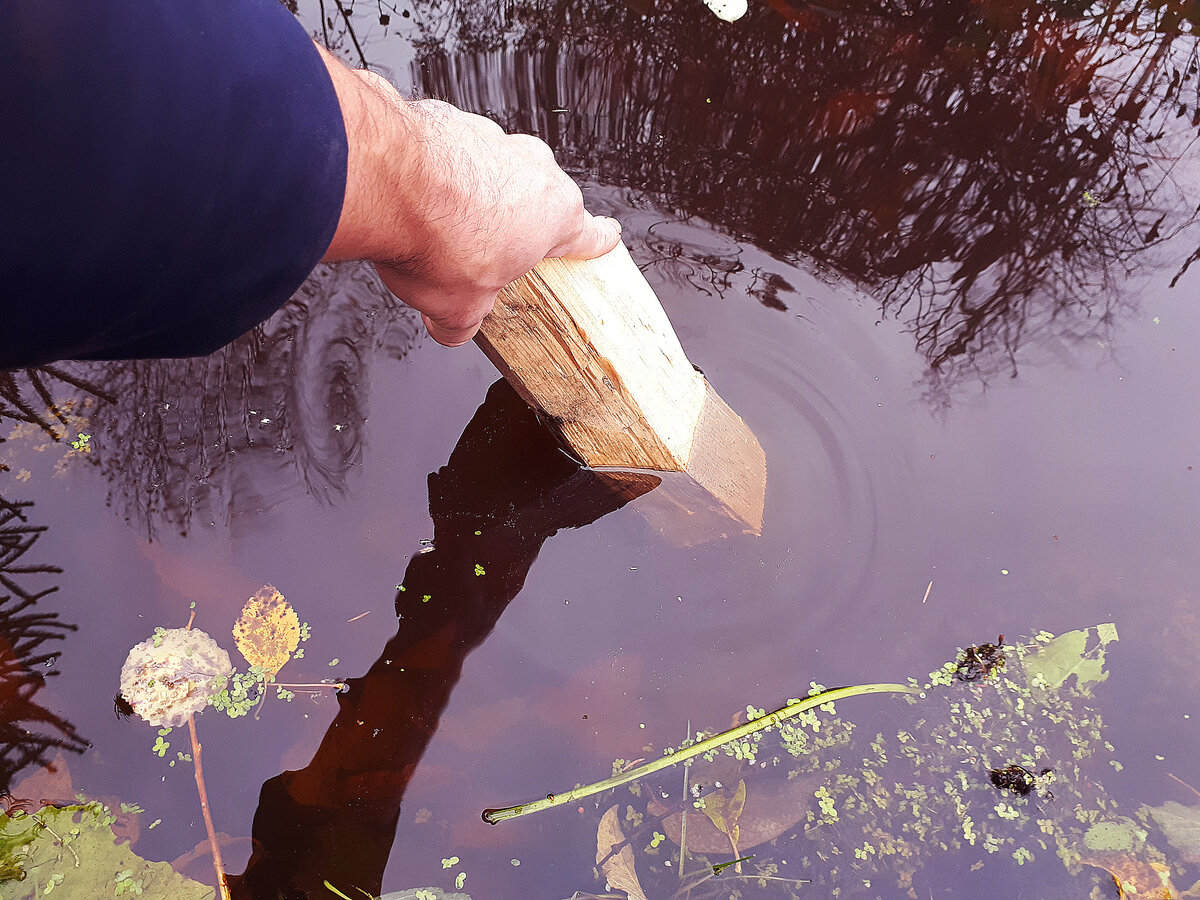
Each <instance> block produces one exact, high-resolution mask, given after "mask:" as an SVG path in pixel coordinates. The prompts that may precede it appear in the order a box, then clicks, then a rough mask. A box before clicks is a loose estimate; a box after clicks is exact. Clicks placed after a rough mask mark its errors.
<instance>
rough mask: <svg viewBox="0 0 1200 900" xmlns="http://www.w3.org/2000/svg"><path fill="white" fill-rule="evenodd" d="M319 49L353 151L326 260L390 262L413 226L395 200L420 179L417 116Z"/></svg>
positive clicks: (382, 86)
mask: <svg viewBox="0 0 1200 900" xmlns="http://www.w3.org/2000/svg"><path fill="white" fill-rule="evenodd" d="M318 49H320V52H321V56H322V58H323V59H324V61H325V65H326V68H327V69H328V71H329V75H330V78H331V79H332V81H333V85H334V89H335V90H336V92H337V96H338V103H339V104H340V105H341V109H342V120H343V122H344V126H345V129H346V143H347V145H348V148H349V152H348V155H347V161H346V188H345V193H344V196H343V200H342V210H341V215H340V216H339V218H338V226H337V231H336V232H335V233H334V236H333V240H332V241H331V242H330V244H329V247H328V248H327V249H326V251H325V255H324V257H323V261H325V262H335V261H337V260H347V259H371V260H387V259H391V258H393V257H394V255H395V253H394V248H395V247H396V246H397V245H398V244H399V245H401V246H402V245H403V236H402V234H401V232H402V231H403V229H404V228H405V227H406V226H407V225H409V224H410V222H411V218H410V216H408V215H405V214H404V212H405V211H403V210H401V209H399V208H397V203H396V200H397V197H402V196H404V195H405V193H406V191H405V190H404V189H405V187H407V186H410V185H413V184H415V183H417V180H418V178H419V173H418V172H417V169H418V168H419V167H420V164H419V161H418V159H417V154H418V151H419V150H420V148H421V146H422V142H421V141H420V140H419V138H418V135H417V134H416V132H417V129H418V126H419V122H418V121H417V119H418V116H417V115H416V114H415V113H414V111H413V110H410V108H409V104H408V103H407V102H406V101H405V100H404V99H403V98H402V97H401V96H400V94H399V93H398V92H397V91H396V89H395V88H393V87H392V86H391V85H390V84H388V83H387V81H386V80H385V79H383V78H382V77H380V76H378V75H375V74H374V73H372V72H369V71H367V70H365V69H350V68H348V67H346V66H344V65H342V64H341V63H340V62H338V60H337V59H336V58H334V57H333V55H332V54H330V53H329V52H327V51H326V50H324V49H323V48H318Z"/></svg>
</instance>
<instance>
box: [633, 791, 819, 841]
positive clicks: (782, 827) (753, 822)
mask: <svg viewBox="0 0 1200 900" xmlns="http://www.w3.org/2000/svg"><path fill="white" fill-rule="evenodd" d="M822 783H824V779H822V778H821V777H819V776H818V777H816V778H813V777H811V776H808V777H800V778H791V779H788V780H787V781H784V782H781V783H775V784H759V783H755V786H754V790H753V791H749V792H748V793H747V797H746V805H745V808H744V809H743V810H742V814H741V816H740V817H739V819H738V832H739V834H738V838H739V840H738V846H739V847H740V848H741V849H742V850H743V851H745V850H752V849H754V848H755V847H757V846H758V845H759V844H765V843H766V842H767V841H773V840H775V838H777V837H779V836H780V835H781V834H783V833H784V832H785V831H787V830H788V829H789V828H792V827H794V826H795V825H796V824H797V823H798V822H800V821H801V820H803V819H804V817H805V815H806V814H807V812H808V810H809V809H811V808H812V806H813V790H814V789H815V788H816V787H817V786H819V785H820V784H822ZM710 799H711V798H705V803H706V804H707V803H708V801H709V800H710ZM646 811H647V812H648V813H649V814H650V815H652V816H665V818H664V819H663V820H662V823H663V824H662V828H663V831H665V832H666V833H667V837H669V838H670V839H671V840H672V841H674V842H675V843H676V844H678V843H679V842H680V840H681V838H682V837H683V817H682V815H681V814H680V813H674V814H672V815H667V813H668V812H670V807H668V806H667V805H666V804H665V803H660V802H659V801H658V800H651V801H650V804H649V807H648V808H647V810H646ZM687 848H688V850H690V851H692V852H694V853H726V852H728V851H729V838H728V837H727V836H726V835H725V834H724V833H723V832H721V831H719V830H718V829H717V828H716V826H715V825H713V823H712V820H711V819H710V818H709V817H707V816H702V815H700V814H699V813H698V812H697V811H696V810H693V809H691V808H690V807H689V809H688V815H687Z"/></svg>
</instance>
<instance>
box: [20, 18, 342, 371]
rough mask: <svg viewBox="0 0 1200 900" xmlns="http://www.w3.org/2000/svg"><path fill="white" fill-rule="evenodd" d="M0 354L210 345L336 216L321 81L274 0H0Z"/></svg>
mask: <svg viewBox="0 0 1200 900" xmlns="http://www.w3.org/2000/svg"><path fill="white" fill-rule="evenodd" d="M0 10H2V11H3V21H4V22H5V28H4V31H5V34H4V37H3V40H2V41H0V84H2V85H3V89H2V90H0V130H2V132H3V137H2V138H0V172H3V173H4V175H5V181H4V185H3V187H0V210H2V212H0V368H13V367H18V366H31V365H37V364H40V363H44V362H49V361H51V360H55V359H118V358H130V357H152V356H194V355H199V354H204V353H209V352H211V351H213V350H215V349H217V348H218V347H220V346H222V345H223V344H225V343H227V342H229V341H231V340H233V339H234V338H236V337H237V336H238V335H240V334H242V333H244V332H245V331H247V330H249V329H250V328H252V327H253V326H254V325H256V324H257V323H259V322H261V321H262V320H264V319H266V318H267V317H268V316H269V315H270V314H271V313H273V312H274V311H275V310H276V309H277V308H279V306H281V305H282V304H283V303H284V302H285V301H286V300H287V299H288V297H289V296H290V295H291V294H292V292H293V291H294V290H295V289H296V288H297V287H299V286H300V284H301V283H303V281H304V279H305V277H306V276H307V275H308V273H309V272H310V271H311V270H312V269H313V267H314V266H316V264H317V263H318V262H319V261H320V259H321V256H322V255H323V254H324V252H325V250H326V248H327V247H328V246H329V243H330V241H331V240H332V238H333V234H334V231H335V230H336V228H337V222H338V216H339V215H340V213H341V206H342V198H343V195H344V192H345V181H346V159H347V146H346V134H345V128H344V125H343V123H342V116H341V110H340V108H339V106H338V101H337V95H336V93H335V91H334V88H333V84H332V82H331V80H330V78H329V75H328V72H327V71H326V69H325V66H324V64H323V63H322V61H321V58H320V55H319V54H318V52H317V50H316V48H315V46H314V45H313V43H312V41H311V40H310V39H309V37H308V35H307V33H306V32H305V30H304V28H303V27H302V26H301V25H300V24H299V23H298V22H297V21H296V20H295V19H294V17H293V16H292V15H291V14H289V13H288V12H287V10H285V9H284V8H283V7H282V6H281V5H280V4H279V2H278V0H191V2H186V3H183V2H179V0H121V2H86V3H81V2H79V0H36V2H31V0H0Z"/></svg>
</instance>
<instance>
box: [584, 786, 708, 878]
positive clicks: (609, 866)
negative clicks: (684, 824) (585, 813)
mask: <svg viewBox="0 0 1200 900" xmlns="http://www.w3.org/2000/svg"><path fill="white" fill-rule="evenodd" d="M619 806H620V804H616V805H614V806H612V807H611V808H610V809H609V810H608V812H606V813H605V814H604V815H603V816H602V817H601V819H600V827H599V828H597V829H596V863H597V864H598V865H599V866H600V871H602V872H603V873H604V877H605V878H607V879H608V889H609V890H611V891H624V892H625V893H626V894H627V895H628V896H629V900H646V895H645V893H643V892H642V885H641V883H640V882H639V881H638V877H637V872H636V871H635V870H634V867H633V847H631V846H630V845H629V844H625V846H624V847H621V850H620V852H618V853H613V852H612V850H613V847H617V846H619V845H621V844H624V843H625V834H624V832H622V831H621V823H620V821H619V820H618V817H617V810H618V808H619ZM726 846H728V841H726Z"/></svg>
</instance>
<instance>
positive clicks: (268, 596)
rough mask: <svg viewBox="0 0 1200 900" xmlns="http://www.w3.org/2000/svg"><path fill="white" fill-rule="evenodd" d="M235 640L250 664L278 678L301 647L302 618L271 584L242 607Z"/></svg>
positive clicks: (234, 632) (234, 631)
mask: <svg viewBox="0 0 1200 900" xmlns="http://www.w3.org/2000/svg"><path fill="white" fill-rule="evenodd" d="M233 639H234V641H235V642H236V643H237V648H238V650H240V651H241V653H242V656H244V657H246V662H248V663H250V665H252V666H262V667H263V668H264V669H266V671H267V675H268V676H269V677H274V675H275V673H276V672H278V671H279V670H280V669H281V668H283V664H284V663H285V662H287V661H288V659H290V658H291V655H292V651H294V650H295V649H296V647H297V646H299V644H300V617H299V616H297V615H296V611H295V610H294V609H292V605H291V604H290V603H288V602H287V601H286V600H284V599H283V594H281V593H279V591H277V590H275V587H274V586H273V585H270V584H267V585H264V586H263V587H262V588H261V589H260V590H259V591H258V593H257V594H255V595H254V596H253V597H251V598H250V599H249V600H247V601H246V605H245V606H244V607H242V615H241V617H240V618H239V619H238V620H237V623H236V624H235V625H234V626H233Z"/></svg>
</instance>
